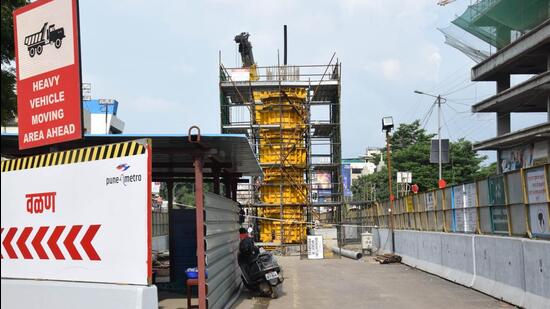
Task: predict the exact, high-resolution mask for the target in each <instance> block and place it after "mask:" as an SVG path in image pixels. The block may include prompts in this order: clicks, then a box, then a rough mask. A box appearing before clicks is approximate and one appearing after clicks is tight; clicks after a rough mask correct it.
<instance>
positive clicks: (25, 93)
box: [13, 0, 82, 149]
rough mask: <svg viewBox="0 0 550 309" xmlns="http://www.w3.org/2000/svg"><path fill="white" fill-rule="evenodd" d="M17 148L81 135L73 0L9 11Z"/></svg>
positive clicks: (42, 0) (46, 1) (41, 1)
mask: <svg viewBox="0 0 550 309" xmlns="http://www.w3.org/2000/svg"><path fill="white" fill-rule="evenodd" d="M13 20H14V38H15V58H16V69H17V110H18V125H19V149H27V148H33V147H39V146H44V145H50V144H55V143H60V142H65V141H70V140H75V139H79V138H81V137H82V107H81V106H82V103H81V98H82V94H81V91H82V90H81V81H80V80H81V78H80V52H79V51H80V48H79V27H78V5H77V0H39V1H36V2H33V3H32V4H29V5H26V6H24V7H22V8H19V9H17V10H15V11H14V12H13Z"/></svg>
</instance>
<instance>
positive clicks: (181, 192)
mask: <svg viewBox="0 0 550 309" xmlns="http://www.w3.org/2000/svg"><path fill="white" fill-rule="evenodd" d="M203 190H204V192H214V185H213V184H212V183H204V184H203ZM159 195H160V196H161V197H162V199H163V200H165V201H167V200H168V188H167V185H166V183H164V182H163V183H162V184H161V186H160V192H159ZM174 203H178V204H183V205H189V206H194V205H195V183H191V182H177V183H174Z"/></svg>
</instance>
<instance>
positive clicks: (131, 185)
mask: <svg viewBox="0 0 550 309" xmlns="http://www.w3.org/2000/svg"><path fill="white" fill-rule="evenodd" d="M144 143H145V142H143V141H141V142H126V143H122V144H115V145H106V146H98V147H91V148H83V149H78V150H70V151H66V152H58V153H49V154H45V155H40V156H35V157H27V158H20V159H14V160H9V161H3V162H2V182H1V187H2V188H1V190H2V191H1V192H2V194H1V203H2V207H1V224H2V262H1V273H2V278H17V279H41V280H42V279H43V280H65V281H83V282H101V283H117V284H138V285H147V284H148V282H149V279H150V277H151V173H150V172H151V170H150V166H151V165H150V159H151V153H150V150H149V148H148V145H147V144H144Z"/></svg>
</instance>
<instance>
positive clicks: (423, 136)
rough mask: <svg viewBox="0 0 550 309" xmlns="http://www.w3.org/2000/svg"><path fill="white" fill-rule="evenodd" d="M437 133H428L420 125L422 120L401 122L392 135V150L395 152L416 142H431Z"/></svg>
mask: <svg viewBox="0 0 550 309" xmlns="http://www.w3.org/2000/svg"><path fill="white" fill-rule="evenodd" d="M434 136H435V134H428V133H427V132H426V130H424V129H423V128H422V127H421V126H420V120H415V121H413V122H412V123H410V124H407V123H401V124H399V127H398V128H397V129H396V130H395V132H394V133H393V135H392V137H391V151H392V152H395V151H397V150H401V149H403V148H407V147H409V146H411V145H414V144H419V143H420V144H424V143H428V144H429V143H430V140H431V139H432V138H433V137H434Z"/></svg>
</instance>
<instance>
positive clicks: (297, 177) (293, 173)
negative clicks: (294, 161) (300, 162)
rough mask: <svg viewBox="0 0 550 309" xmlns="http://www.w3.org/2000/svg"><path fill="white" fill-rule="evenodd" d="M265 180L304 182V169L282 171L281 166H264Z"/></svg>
mask: <svg viewBox="0 0 550 309" xmlns="http://www.w3.org/2000/svg"><path fill="white" fill-rule="evenodd" d="M263 171H264V182H267V183H269V182H271V183H273V182H277V183H280V182H281V180H284V181H286V182H292V183H304V170H303V169H296V170H290V169H285V170H284V171H283V172H282V173H281V169H279V168H264V169H263Z"/></svg>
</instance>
